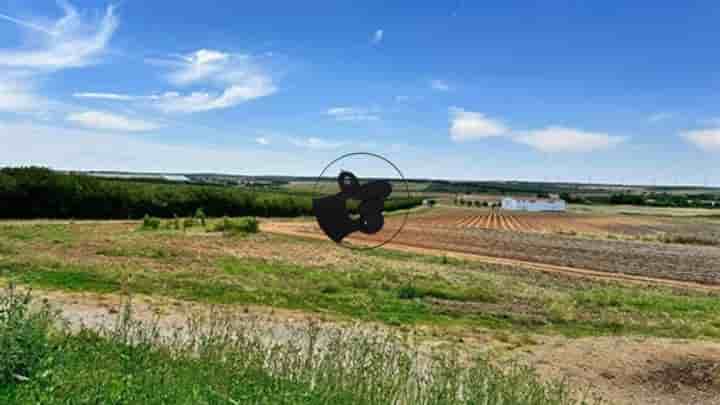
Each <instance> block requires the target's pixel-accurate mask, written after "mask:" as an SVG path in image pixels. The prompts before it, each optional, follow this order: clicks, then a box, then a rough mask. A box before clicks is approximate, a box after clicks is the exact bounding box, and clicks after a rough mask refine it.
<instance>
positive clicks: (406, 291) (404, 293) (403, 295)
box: [398, 284, 424, 300]
mask: <svg viewBox="0 0 720 405" xmlns="http://www.w3.org/2000/svg"><path fill="white" fill-rule="evenodd" d="M423 295H424V294H423V293H422V291H420V290H419V289H418V288H416V287H415V286H413V285H411V284H407V285H404V286H402V287H400V289H399V290H398V298H400V299H401V300H413V299H415V298H422V297H423Z"/></svg>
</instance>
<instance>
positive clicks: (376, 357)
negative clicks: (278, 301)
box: [0, 288, 576, 405]
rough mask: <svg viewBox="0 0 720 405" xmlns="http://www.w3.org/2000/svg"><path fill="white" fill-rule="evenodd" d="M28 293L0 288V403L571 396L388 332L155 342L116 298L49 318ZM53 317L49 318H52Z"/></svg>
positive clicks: (229, 333)
mask: <svg viewBox="0 0 720 405" xmlns="http://www.w3.org/2000/svg"><path fill="white" fill-rule="evenodd" d="M29 300H30V298H29V295H24V294H18V293H17V292H15V291H14V290H13V289H12V288H11V289H9V290H8V291H7V292H5V293H3V294H2V295H0V403H3V404H38V403H42V404H81V403H82V404H85V403H99V404H105V403H143V404H170V403H171V404H197V403H213V404H238V403H268V404H269V403H272V404H297V403H302V404H398V403H401V404H430V403H432V404H478V403H487V404H499V403H503V404H509V405H534V404H538V405H554V404H557V405H561V404H571V403H576V402H575V401H573V400H571V399H570V396H569V390H568V388H567V386H565V385H564V384H560V383H554V382H551V383H541V382H539V380H538V378H537V377H536V376H535V375H534V373H533V372H532V371H531V370H529V369H527V368H521V367H517V366H511V367H508V368H505V369H502V370H501V369H499V368H497V367H496V366H493V365H491V364H490V363H489V362H488V361H486V360H483V359H479V360H476V361H475V362H474V363H473V364H471V365H470V366H469V367H464V366H461V365H460V363H459V361H458V360H457V359H456V358H455V357H454V356H452V355H448V354H444V355H442V354H438V355H436V356H435V357H434V359H433V360H429V361H428V363H429V364H427V366H424V367H422V368H419V367H418V364H417V360H416V359H417V358H418V357H419V354H417V353H414V352H413V351H412V350H411V349H408V348H403V347H402V346H401V345H400V343H399V342H396V341H393V340H391V339H390V338H379V337H370V336H353V337H346V336H343V334H341V333H331V334H329V336H328V337H327V343H325V344H324V345H323V346H320V345H319V344H318V342H319V340H318V337H319V336H320V330H319V329H318V328H314V327H312V326H309V327H307V328H306V329H305V330H303V331H302V334H301V335H299V336H297V337H296V338H295V339H294V341H295V342H299V343H292V342H291V343H287V344H276V345H273V346H268V345H267V344H264V343H262V341H261V340H260V339H259V337H258V336H256V335H252V334H250V332H248V331H247V330H243V329H240V330H238V329H237V328H236V327H234V326H233V323H232V320H231V319H228V318H223V317H221V316H215V317H214V318H213V319H209V320H208V322H209V323H211V324H212V325H213V327H212V328H209V329H203V328H195V329H187V330H183V331H180V332H178V333H176V334H175V335H173V336H172V337H170V338H166V339H165V340H164V341H162V342H161V341H160V335H159V332H158V331H159V329H158V327H157V325H155V324H143V323H140V322H137V321H135V320H134V319H133V318H132V307H131V306H130V305H129V304H128V305H126V306H125V308H124V310H123V312H122V314H121V315H120V318H119V322H118V323H117V325H116V326H115V327H113V328H106V329H101V330H99V331H95V330H89V329H87V328H84V327H83V328H82V329H81V330H80V331H79V332H77V333H72V332H71V331H70V330H69V329H67V328H65V327H63V326H59V327H57V328H53V326H52V325H53V322H52V321H53V320H54V319H55V316H54V315H53V313H52V312H51V311H50V309H49V308H47V307H46V306H45V307H43V308H42V309H41V310H40V311H36V312H30V311H29V310H28V308H29V307H28V305H29ZM56 324H57V323H56Z"/></svg>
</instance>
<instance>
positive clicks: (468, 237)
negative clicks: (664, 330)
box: [285, 208, 720, 285]
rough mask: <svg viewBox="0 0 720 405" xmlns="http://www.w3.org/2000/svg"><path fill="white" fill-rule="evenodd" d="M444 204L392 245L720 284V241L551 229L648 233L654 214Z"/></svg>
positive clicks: (392, 222) (303, 226)
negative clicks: (499, 209) (472, 207)
mask: <svg viewBox="0 0 720 405" xmlns="http://www.w3.org/2000/svg"><path fill="white" fill-rule="evenodd" d="M474 212H475V211H474V210H463V209H445V208H440V209H436V210H432V211H429V212H425V213H422V214H418V215H415V216H412V217H411V219H410V220H409V221H408V223H407V225H406V226H405V228H404V229H403V231H402V232H401V233H400V234H399V235H398V236H397V237H396V238H395V239H394V241H393V244H395V245H404V246H409V247H416V248H425V249H433V250H436V251H438V252H442V251H449V252H459V253H467V254H475V255H482V256H490V257H496V258H505V259H513V260H521V261H526V262H532V263H539V264H547V265H554V266H565V267H571V268H578V269H587V270H593V271H601V272H606V273H609V274H626V275H634V276H642V277H652V278H662V279H669V280H679V281H687V282H696V283H703V284H712V285H720V247H717V246H699V245H687V244H668V243H659V242H644V241H635V240H622V239H619V240H610V239H592V238H584V237H576V236H571V235H564V234H560V233H555V232H552V231H554V230H563V231H576V232H596V233H600V232H606V233H609V232H615V233H620V232H622V233H626V234H634V235H640V234H646V233H649V232H654V231H655V229H657V227H660V226H663V224H661V223H660V222H654V220H653V219H652V218H634V217H621V216H616V217H614V218H613V217H603V216H591V215H588V216H587V217H584V216H583V215H582V214H559V213H552V214H546V213H518V214H515V213H513V214H512V215H507V214H505V213H491V212H485V213H484V214H480V215H477V214H476V215H473V213H474ZM400 222H401V217H397V216H394V217H390V218H388V220H387V221H386V226H385V228H384V229H383V230H382V231H381V232H380V233H378V234H375V235H363V234H357V233H356V234H353V235H352V238H351V239H350V240H351V241H352V240H358V241H364V242H366V243H367V242H378V241H383V240H385V239H387V238H388V237H389V236H391V235H392V234H393V233H395V230H397V228H398V226H399V224H400ZM285 225H286V226H287V228H286V229H288V230H292V231H293V232H304V233H311V234H316V235H317V234H321V231H320V230H319V228H318V227H317V226H316V225H315V224H314V223H313V222H307V223H302V222H294V223H287V224H285Z"/></svg>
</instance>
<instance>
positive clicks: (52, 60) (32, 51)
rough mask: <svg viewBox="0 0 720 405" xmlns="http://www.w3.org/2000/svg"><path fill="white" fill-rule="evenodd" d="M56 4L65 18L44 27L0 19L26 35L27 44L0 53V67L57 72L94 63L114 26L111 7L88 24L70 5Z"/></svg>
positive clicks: (10, 18)
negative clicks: (21, 29)
mask: <svg viewBox="0 0 720 405" xmlns="http://www.w3.org/2000/svg"><path fill="white" fill-rule="evenodd" d="M58 4H59V5H60V6H61V7H62V8H63V10H64V12H65V15H64V16H63V17H61V18H60V19H58V20H56V21H54V22H53V23H51V24H48V25H43V24H40V23H36V22H33V21H24V20H20V19H17V18H13V17H10V16H7V15H3V19H4V20H6V21H11V22H13V23H15V24H17V25H18V26H19V27H20V28H23V29H25V30H26V31H28V32H27V34H28V35H27V38H28V41H27V44H26V45H25V46H23V47H22V48H21V49H2V50H0V66H6V67H12V68H27V69H40V70H57V69H65V68H73V67H80V66H86V65H89V64H92V63H94V62H96V61H97V57H98V56H100V55H101V54H102V53H103V52H104V51H105V50H106V48H107V46H108V43H109V42H110V38H111V37H112V35H113V33H114V32H115V30H116V29H117V26H118V19H117V17H116V16H115V12H114V7H113V6H108V7H107V9H106V11H105V14H104V16H103V17H102V18H100V19H99V20H97V21H89V20H86V19H84V18H83V14H81V13H79V12H78V11H77V9H75V7H73V6H72V5H71V4H70V3H68V2H66V1H59V3H58Z"/></svg>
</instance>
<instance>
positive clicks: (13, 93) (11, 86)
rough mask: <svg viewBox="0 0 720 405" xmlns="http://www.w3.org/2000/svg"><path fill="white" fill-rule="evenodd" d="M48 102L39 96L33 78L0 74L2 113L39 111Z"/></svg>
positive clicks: (0, 105) (0, 109) (0, 107)
mask: <svg viewBox="0 0 720 405" xmlns="http://www.w3.org/2000/svg"><path fill="white" fill-rule="evenodd" d="M47 103H48V102H47V100H46V99H45V98H44V97H42V96H40V95H38V94H37V93H36V91H35V85H34V82H33V80H32V79H31V78H29V77H27V76H26V75H15V74H12V73H5V74H3V73H1V72H0V111H8V112H25V111H32V110H39V109H42V108H44V107H45V106H46V105H47Z"/></svg>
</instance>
